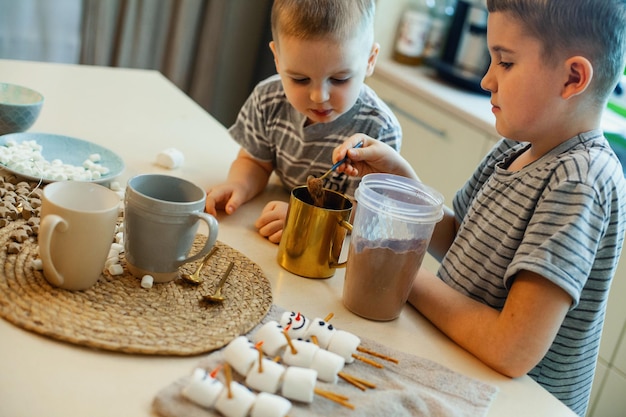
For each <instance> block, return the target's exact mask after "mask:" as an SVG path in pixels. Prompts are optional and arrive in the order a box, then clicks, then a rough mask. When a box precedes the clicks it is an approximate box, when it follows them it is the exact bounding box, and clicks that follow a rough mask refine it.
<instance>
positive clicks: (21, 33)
mask: <svg viewBox="0 0 626 417" xmlns="http://www.w3.org/2000/svg"><path fill="white" fill-rule="evenodd" d="M81 10H82V0H55V1H47V0H43V1H42V0H19V1H18V0H0V58H7V59H22V60H29V61H49V62H62V63H74V62H78V59H79V55H80V27H81ZM52 16H54V18H51V17H52Z"/></svg>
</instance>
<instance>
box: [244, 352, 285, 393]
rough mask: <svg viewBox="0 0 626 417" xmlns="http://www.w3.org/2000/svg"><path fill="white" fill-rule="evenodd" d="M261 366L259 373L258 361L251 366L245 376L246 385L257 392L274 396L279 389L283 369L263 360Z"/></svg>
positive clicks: (281, 366)
mask: <svg viewBox="0 0 626 417" xmlns="http://www.w3.org/2000/svg"><path fill="white" fill-rule="evenodd" d="M261 365H262V368H263V372H259V361H258V360H257V361H256V362H255V363H254V364H253V365H252V367H251V368H250V371H248V375H246V385H247V386H248V387H250V388H252V389H254V390H257V391H261V392H269V393H272V394H274V393H275V392H276V391H278V388H279V387H280V382H281V378H282V376H283V374H284V373H285V367H284V366H283V365H281V364H279V363H276V362H274V361H272V360H269V359H263V360H262V361H261Z"/></svg>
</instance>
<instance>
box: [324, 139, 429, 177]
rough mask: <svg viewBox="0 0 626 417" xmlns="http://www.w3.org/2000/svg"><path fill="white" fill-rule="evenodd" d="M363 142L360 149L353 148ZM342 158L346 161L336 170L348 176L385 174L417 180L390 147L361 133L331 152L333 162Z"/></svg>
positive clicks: (408, 166)
mask: <svg viewBox="0 0 626 417" xmlns="http://www.w3.org/2000/svg"><path fill="white" fill-rule="evenodd" d="M359 142H363V146H362V147H361V148H354V146H355V145H356V144H357V143H359ZM344 156H347V157H348V160H347V161H346V162H345V163H344V164H341V165H340V166H339V167H338V168H337V172H343V173H345V174H346V175H350V176H353V177H355V176H360V177H362V176H364V175H366V174H370V173H374V172H385V173H389V174H396V175H401V176H403V177H409V178H414V179H419V178H418V176H417V174H416V173H415V171H414V170H413V168H412V167H411V165H410V164H409V162H408V161H407V160H405V159H404V158H403V157H402V156H400V154H399V153H398V152H396V151H395V150H394V149H393V148H392V147H391V146H389V145H387V144H386V143H384V142H381V141H379V140H376V139H373V138H371V137H369V136H367V135H364V134H362V133H357V134H356V135H352V136H351V137H350V138H349V139H347V140H346V141H345V142H344V143H342V144H341V145H339V146H338V147H337V148H335V150H334V151H333V161H340V160H341V159H342V158H343V157H344Z"/></svg>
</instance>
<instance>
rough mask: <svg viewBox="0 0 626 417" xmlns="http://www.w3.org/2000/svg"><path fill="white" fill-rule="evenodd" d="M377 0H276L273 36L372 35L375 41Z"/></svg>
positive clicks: (336, 37)
mask: <svg viewBox="0 0 626 417" xmlns="http://www.w3.org/2000/svg"><path fill="white" fill-rule="evenodd" d="M375 8H376V5H375V0H274V5H273V6H272V17H271V20H272V37H273V38H274V41H275V42H277V41H278V37H279V35H281V36H289V37H295V38H297V39H320V38H331V39H333V40H337V41H342V40H349V39H353V38H354V37H355V36H357V35H359V36H360V35H369V36H370V37H371V39H372V41H373V32H374V13H375Z"/></svg>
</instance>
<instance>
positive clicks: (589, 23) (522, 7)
mask: <svg viewBox="0 0 626 417" xmlns="http://www.w3.org/2000/svg"><path fill="white" fill-rule="evenodd" d="M487 8H488V10H489V12H504V13H508V14H509V15H510V16H512V17H513V18H515V19H516V20H517V21H519V22H520V24H521V25H522V27H523V28H524V29H525V30H526V31H527V32H528V34H529V35H531V36H533V37H535V38H536V39H538V40H539V41H540V42H541V43H542V44H543V53H544V57H545V58H546V60H547V61H548V62H553V63H556V61H557V60H560V59H562V58H567V57H569V56H574V55H581V56H584V57H585V58H587V59H588V60H589V61H590V62H591V64H592V65H593V71H594V73H593V79H592V81H591V84H590V88H591V91H592V92H593V95H594V98H595V99H596V100H597V101H598V102H600V103H604V102H605V101H606V100H607V99H608V96H609V95H610V94H611V92H612V91H613V90H614V89H615V86H616V85H617V82H618V80H619V78H620V76H621V74H622V73H623V72H624V65H625V62H624V60H625V58H626V1H624V0H487Z"/></svg>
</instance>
